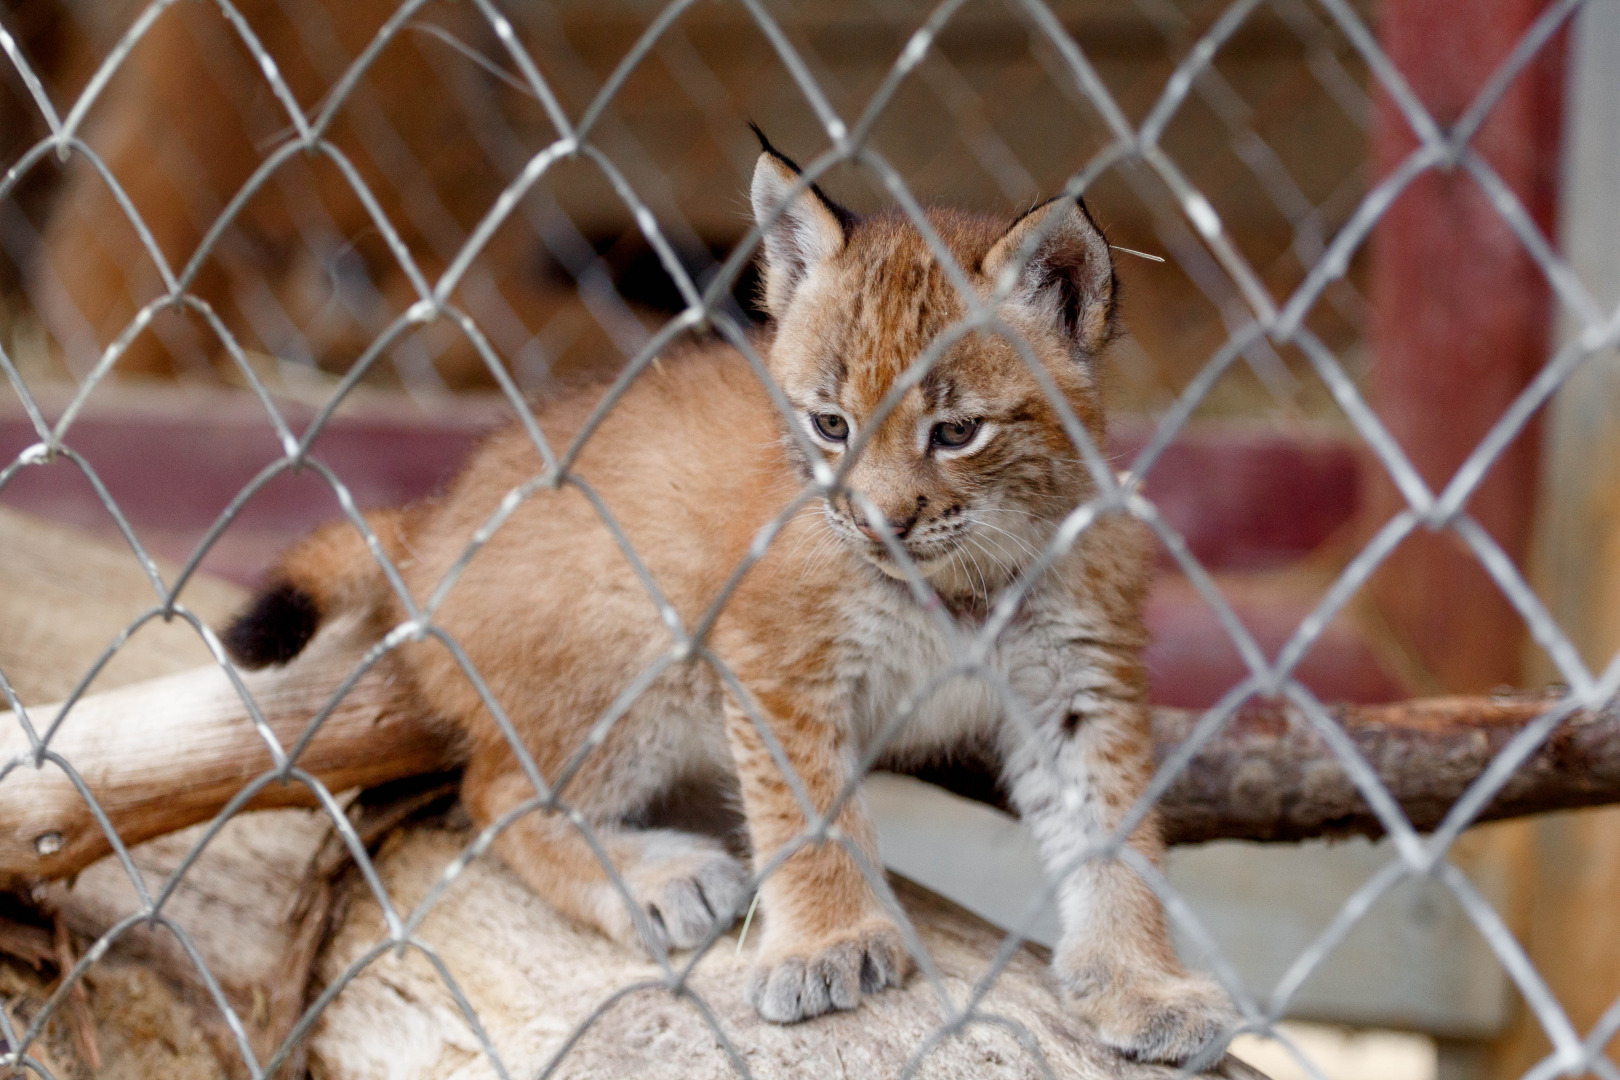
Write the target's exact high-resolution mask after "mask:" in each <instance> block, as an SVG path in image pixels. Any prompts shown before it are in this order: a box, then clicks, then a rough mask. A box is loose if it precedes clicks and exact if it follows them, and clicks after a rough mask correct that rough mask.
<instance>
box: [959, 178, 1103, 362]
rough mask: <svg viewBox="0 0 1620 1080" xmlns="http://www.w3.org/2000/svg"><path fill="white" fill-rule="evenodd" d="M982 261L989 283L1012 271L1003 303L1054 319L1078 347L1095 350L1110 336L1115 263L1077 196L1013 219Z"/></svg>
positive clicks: (1092, 352)
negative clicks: (1010, 226)
mask: <svg viewBox="0 0 1620 1080" xmlns="http://www.w3.org/2000/svg"><path fill="white" fill-rule="evenodd" d="M1030 245H1033V250H1026V248H1029V247H1030ZM1021 261H1022V268H1021V269H1020V265H1019V264H1020V262H1021ZM983 265H984V274H985V276H986V277H988V278H989V279H990V284H991V287H992V288H997V287H1002V286H1004V284H1006V283H1005V282H1003V280H1002V277H1003V275H1005V274H1016V275H1017V277H1016V279H1015V281H1014V282H1013V284H1012V291H1011V292H1010V293H1008V294H1007V300H1008V302H1010V303H1015V304H1021V305H1023V306H1025V307H1028V308H1031V309H1033V310H1035V311H1037V312H1039V313H1041V314H1042V315H1045V316H1046V317H1048V318H1051V319H1053V320H1055V321H1056V322H1057V323H1058V324H1059V326H1061V327H1062V329H1063V332H1064V334H1065V335H1067V336H1068V338H1069V339H1070V340H1071V341H1073V342H1074V345H1075V347H1076V349H1078V350H1079V351H1080V352H1082V353H1084V354H1086V355H1088V356H1090V355H1095V354H1096V353H1097V351H1098V350H1100V349H1101V348H1102V347H1103V346H1104V345H1106V344H1108V341H1109V338H1111V337H1112V336H1113V332H1114V293H1115V291H1116V290H1115V283H1114V262H1113V259H1112V258H1111V257H1110V256H1109V253H1108V241H1107V239H1106V238H1104V236H1103V234H1102V230H1101V229H1099V228H1098V227H1097V223H1096V222H1095V221H1093V220H1092V219H1091V214H1090V212H1088V211H1087V210H1086V204H1085V203H1083V202H1081V201H1080V200H1078V199H1071V198H1069V197H1067V196H1060V197H1058V198H1056V199H1053V200H1052V201H1050V202H1046V203H1042V204H1041V205H1040V206H1037V207H1036V208H1035V209H1033V210H1031V211H1030V212H1029V213H1027V214H1025V215H1024V216H1023V217H1021V218H1019V219H1018V220H1017V221H1015V222H1013V224H1012V228H1010V229H1008V230H1007V233H1006V235H1005V236H1003V237H1002V238H1001V239H1000V240H997V241H996V243H995V245H994V246H993V247H992V248H991V249H990V252H989V254H987V255H986V256H985V257H984V264H983Z"/></svg>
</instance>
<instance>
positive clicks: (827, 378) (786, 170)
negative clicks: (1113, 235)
mask: <svg viewBox="0 0 1620 1080" xmlns="http://www.w3.org/2000/svg"><path fill="white" fill-rule="evenodd" d="M797 180H798V173H797V169H796V168H795V167H794V166H793V164H792V163H791V162H789V161H788V160H787V159H785V158H782V157H780V156H779V155H776V154H774V153H771V152H767V153H766V154H765V155H763V156H762V157H761V159H760V163H759V166H758V168H757V169H756V171H755V174H754V181H753V190H752V195H753V202H754V210H755V215H756V218H757V219H758V220H759V222H760V224H761V226H762V228H763V229H764V236H765V243H764V246H765V269H766V273H765V287H766V306H767V307H768V308H769V309H770V311H771V313H772V315H774V316H775V319H776V324H777V333H776V338H775V340H774V342H773V344H772V347H771V352H770V356H769V361H768V362H769V366H770V369H771V372H772V375H773V376H774V377H775V378H776V380H777V381H778V382H779V384H780V385H781V387H782V389H783V391H784V392H785V393H786V395H787V398H788V400H789V401H790V402H791V403H792V406H793V408H794V412H795V417H796V420H797V421H798V423H799V424H800V425H801V426H802V428H803V430H804V433H805V434H806V435H807V436H808V438H809V440H810V442H811V443H813V444H814V445H815V446H816V447H817V448H819V450H820V451H821V453H822V454H823V455H824V456H825V458H826V460H827V462H828V464H829V465H831V466H832V467H833V468H835V469H836V468H840V467H841V468H844V469H846V470H847V476H846V481H847V486H848V489H849V490H843V491H838V492H835V493H834V494H832V495H830V496H829V497H828V498H827V500H826V505H825V517H826V520H827V522H828V523H829V525H830V526H831V528H832V529H833V530H834V531H835V532H836V533H837V534H838V535H839V536H840V537H841V538H842V539H843V540H844V541H845V542H846V543H848V544H849V545H851V546H852V547H853V548H854V549H855V550H857V551H858V552H859V553H860V554H861V555H862V556H864V557H865V558H866V559H867V560H869V561H870V562H871V563H873V564H874V565H876V566H877V567H879V568H880V569H882V570H883V571H884V572H886V573H889V574H892V575H895V576H899V575H900V574H901V573H902V571H901V568H900V567H899V566H898V565H897V564H896V562H895V560H894V559H893V557H892V556H891V554H890V551H889V550H888V548H887V546H886V545H885V543H884V535H883V532H884V530H885V529H887V530H889V532H890V533H891V534H892V536H893V538H894V539H895V540H896V541H898V543H899V544H900V545H901V546H902V547H903V548H904V549H905V551H906V553H907V554H908V555H909V556H910V558H911V559H912V560H913V562H915V564H916V566H917V567H918V569H919V570H920V571H921V572H922V573H923V574H925V575H927V576H928V577H929V578H930V579H931V580H932V582H933V584H934V585H935V587H936V588H939V589H940V590H941V591H942V592H946V593H950V594H977V595H981V596H982V595H985V594H988V593H989V592H990V591H991V590H993V589H995V588H998V587H999V586H1001V585H1003V584H1005V583H1007V582H1008V581H1010V580H1012V579H1013V578H1014V577H1016V575H1017V574H1018V572H1019V571H1020V570H1022V569H1023V567H1024V566H1026V565H1028V563H1029V562H1030V561H1032V560H1033V559H1034V558H1035V557H1036V556H1037V554H1038V553H1039V552H1040V550H1041V548H1042V547H1043V546H1044V545H1045V544H1046V542H1047V541H1048V540H1049V539H1050V538H1051V535H1052V532H1053V530H1054V529H1055V528H1056V526H1057V524H1058V523H1059V522H1060V521H1061V520H1062V518H1063V517H1064V515H1065V514H1067V513H1068V512H1069V511H1071V510H1073V509H1074V507H1075V506H1076V505H1077V504H1078V503H1079V502H1080V501H1081V500H1082V499H1084V498H1085V496H1086V494H1087V492H1088V490H1089V488H1090V480H1089V477H1088V476H1087V474H1086V471H1085V468H1084V466H1083V465H1082V464H1081V461H1080V457H1079V452H1078V450H1077V449H1076V448H1075V446H1074V444H1073V443H1072V442H1071V440H1070V438H1069V436H1068V435H1067V434H1066V433H1065V432H1064V430H1063V425H1062V422H1061V420H1060V417H1059V412H1058V410H1057V409H1056V408H1055V407H1054V405H1053V404H1052V401H1051V399H1050V398H1049V397H1048V395H1047V393H1046V391H1045V390H1044V389H1043V388H1042V387H1041V385H1040V383H1039V382H1038V380H1037V378H1036V376H1035V375H1034V373H1033V372H1032V371H1031V369H1030V367H1029V365H1028V364H1027V363H1026V362H1025V359H1024V356H1022V355H1020V351H1019V349H1018V347H1017V346H1016V345H1015V344H1014V342H1013V341H1012V340H1009V339H1008V337H1007V336H1004V335H1002V334H997V333H992V332H986V333H967V334H965V335H962V336H960V337H958V338H957V339H956V340H954V341H951V342H949V343H948V344H945V345H944V347H943V349H942V351H941V352H940V354H939V356H938V358H937V360H936V361H935V362H934V364H933V365H932V367H930V368H929V369H928V371H927V372H926V374H922V375H921V377H920V378H918V373H917V372H912V373H911V374H910V375H909V376H908V377H907V378H909V380H910V382H909V384H907V385H906V386H905V387H904V389H903V392H900V393H899V396H898V400H897V401H896V402H895V403H894V404H893V405H892V407H889V406H888V403H887V399H888V398H889V397H890V396H891V395H892V394H894V393H895V392H896V389H895V388H896V386H897V385H898V384H900V383H901V382H902V376H905V375H906V372H907V369H908V368H909V367H910V366H911V365H912V364H913V363H914V362H915V361H916V360H917V359H918V358H919V357H920V356H921V355H922V354H923V353H924V351H925V350H926V349H927V348H928V347H929V345H930V343H932V342H935V340H936V339H937V338H938V337H939V336H940V334H941V333H942V332H944V331H946V330H947V329H949V328H950V327H951V326H952V324H954V323H956V322H957V321H958V320H960V319H961V318H962V317H963V316H964V315H965V314H967V306H966V305H965V304H964V303H963V301H962V297H961V295H960V294H959V293H958V291H957V289H956V287H955V286H954V285H953V283H952V280H951V277H950V274H949V272H948V271H947V270H946V268H945V267H944V266H942V265H941V264H940V261H939V260H938V258H937V257H936V255H935V251H934V249H933V247H932V246H931V245H930V244H929V242H928V241H927V240H925V239H924V238H923V236H922V235H921V233H920V232H919V231H918V229H917V228H916V226H915V225H914V224H913V223H912V222H911V221H909V220H908V219H906V218H905V217H904V216H902V215H900V214H898V213H895V212H890V213H887V214H883V215H880V216H875V217H872V218H867V219H857V218H855V217H854V216H853V215H851V214H849V213H848V212H847V211H844V210H842V209H840V208H839V207H837V206H836V205H834V204H833V203H831V202H830V201H828V200H827V199H826V198H825V197H824V196H823V195H822V194H821V193H820V191H819V190H817V189H814V188H810V189H806V190H804V191H802V192H799V193H797V194H795V193H793V191H792V189H793V187H794V185H795V183H796V182H797ZM784 200H785V205H783V204H784ZM778 206H782V209H781V212H780V214H778V215H776V216H774V217H773V216H772V212H773V211H774V210H775V209H776V208H777V207H778ZM929 220H930V223H931V224H932V225H933V228H934V230H935V231H936V232H937V233H938V235H939V237H940V239H941V240H942V241H943V242H944V244H945V245H946V247H947V248H948V249H949V250H950V251H951V253H952V255H953V256H954V257H955V258H956V261H957V263H958V264H959V265H960V266H961V267H962V269H963V271H964V272H965V273H966V275H967V277H968V280H969V282H970V283H971V286H972V287H973V288H974V289H975V290H976V291H977V292H978V294H979V296H980V297H981V298H983V297H988V296H990V295H991V293H992V291H993V290H994V289H996V288H997V287H998V286H999V287H1001V288H1005V289H1009V290H1010V291H1008V292H1007V296H1006V299H1005V300H1004V301H1003V302H1002V304H1001V305H1000V308H999V313H1000V316H1001V318H1002V320H1003V321H1004V322H1005V323H1006V324H1008V325H1009V326H1010V327H1011V328H1012V329H1013V330H1014V331H1015V332H1016V334H1017V335H1018V336H1021V337H1022V338H1023V340H1024V341H1025V342H1027V343H1028V346H1029V350H1030V353H1031V355H1033V357H1034V359H1035V360H1036V362H1037V363H1038V365H1039V367H1040V369H1041V370H1043V371H1044V372H1045V373H1046V375H1047V376H1048V377H1049V378H1050V380H1051V382H1052V384H1054V385H1055V386H1056V387H1057V388H1058V391H1059V393H1060V394H1061V395H1062V397H1063V398H1064V399H1065V400H1066V401H1067V402H1068V405H1069V407H1070V408H1071V409H1072V410H1073V411H1074V413H1075V414H1076V416H1078V417H1079V419H1080V421H1081V422H1082V423H1083V424H1085V425H1086V427H1087V428H1088V429H1089V430H1090V432H1091V434H1092V436H1093V438H1095V439H1100V438H1101V436H1102V421H1101V408H1100V402H1099V400H1098V393H1097V386H1096V382H1095V377H1094V361H1095V358H1096V354H1097V352H1098V351H1099V350H1100V349H1101V348H1102V347H1103V346H1104V345H1105V344H1106V343H1107V340H1108V337H1109V334H1110V330H1111V322H1112V309H1113V298H1114V279H1113V272H1112V264H1111V262H1110V259H1109V256H1108V246H1107V243H1106V241H1104V239H1103V237H1102V234H1101V232H1100V231H1099V230H1098V229H1097V227H1096V225H1095V224H1093V223H1092V221H1091V219H1090V217H1089V216H1088V215H1087V214H1086V212H1085V211H1084V209H1083V207H1082V206H1081V205H1080V204H1079V203H1077V202H1075V201H1073V200H1070V199H1060V200H1056V201H1054V202H1051V203H1047V204H1045V205H1043V206H1040V207H1037V208H1036V209H1035V210H1033V211H1031V212H1030V213H1029V214H1027V215H1025V216H1024V217H1023V218H1021V219H1020V220H1019V221H1017V222H1015V223H1014V224H1013V225H1012V226H1011V227H1010V228H1003V227H1000V226H998V225H996V224H994V223H991V222H987V221H985V220H984V219H981V218H977V217H974V216H970V215H966V214H960V213H955V212H941V211H933V212H930V214H929ZM800 456H801V461H800V464H801V466H803V468H804V470H805V474H806V476H807V477H808V475H809V471H810V463H809V461H808V460H807V459H805V458H804V457H803V455H802V454H801V455H800ZM850 456H853V457H854V460H853V461H852V462H850V461H846V460H845V459H846V457H850ZM850 490H853V491H855V492H859V493H861V494H862V495H864V496H865V498H866V500H869V504H868V505H863V504H862V501H861V500H859V499H858V498H855V497H853V496H852V495H851V494H850ZM872 508H875V509H876V511H877V512H878V513H879V514H881V520H878V519H876V518H875V517H874V516H873V515H871V514H869V512H868V511H869V510H870V509H872Z"/></svg>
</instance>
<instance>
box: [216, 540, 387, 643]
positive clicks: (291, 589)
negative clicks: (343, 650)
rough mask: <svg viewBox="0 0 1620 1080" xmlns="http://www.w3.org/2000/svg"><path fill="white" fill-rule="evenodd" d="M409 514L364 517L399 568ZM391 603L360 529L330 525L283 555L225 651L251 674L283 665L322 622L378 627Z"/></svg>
mask: <svg viewBox="0 0 1620 1080" xmlns="http://www.w3.org/2000/svg"><path fill="white" fill-rule="evenodd" d="M408 513H409V511H408V510H382V511H377V512H374V513H370V514H367V515H366V524H368V525H369V526H370V527H371V529H372V531H373V532H375V533H376V534H377V539H378V541H379V542H380V543H381V544H382V547H383V551H384V552H385V553H386V554H387V555H388V558H389V559H390V560H391V561H393V562H394V563H395V564H396V565H397V564H398V562H399V561H400V559H401V556H402V555H403V554H404V553H405V550H406V544H405V532H404V527H405V521H406V517H407V515H408ZM392 599H393V594H392V591H391V590H390V589H389V586H388V581H387V579H386V578H385V577H384V576H383V571H382V567H381V566H380V565H379V564H378V562H377V560H376V558H375V557H373V555H372V554H371V550H370V548H368V547H367V546H366V539H365V537H364V536H362V535H361V533H360V530H358V529H357V528H355V526H354V525H353V523H352V522H348V521H337V522H333V523H332V524H330V525H327V526H325V527H324V528H321V529H317V530H316V531H315V532H314V533H312V534H310V535H309V536H308V537H306V538H305V539H303V540H302V541H300V542H299V543H297V544H295V545H294V546H293V547H291V548H289V549H288V550H287V551H286V552H285V553H284V554H283V555H282V556H281V558H280V559H279V560H278V561H277V562H276V565H275V568H274V569H273V570H272V571H271V572H270V575H269V578H268V580H267V582H266V584H265V585H264V586H263V587H262V588H261V589H260V590H259V593H258V595H257V596H256V597H254V599H253V602H252V603H251V604H249V605H248V606H247V607H246V608H245V609H244V610H243V611H242V612H241V614H239V615H237V616H236V618H235V619H234V620H232V622H231V625H230V626H229V627H227V628H226V630H225V633H224V635H223V638H222V640H223V642H224V644H225V651H226V652H228V653H229V654H230V656H231V659H232V660H234V661H235V662H236V663H237V664H238V665H240V666H241V667H244V668H248V669H257V668H263V667H269V666H271V665H274V664H285V663H286V662H287V661H289V660H291V659H292V658H293V657H295V656H297V655H298V654H299V653H300V652H302V651H303V650H304V646H305V645H308V644H309V640H310V639H311V638H312V637H314V636H315V631H316V630H318V629H319V628H320V626H321V623H323V622H325V621H326V620H328V619H330V618H332V617H333V616H335V615H338V614H341V613H344V612H350V611H359V612H364V613H365V614H366V615H367V616H368V617H374V618H377V619H379V620H381V619H382V618H383V617H384V615H385V612H386V610H387V609H388V608H389V606H390V602H391V600H392ZM380 630H381V627H379V632H380Z"/></svg>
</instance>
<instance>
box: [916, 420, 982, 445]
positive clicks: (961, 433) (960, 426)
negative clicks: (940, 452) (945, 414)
mask: <svg viewBox="0 0 1620 1080" xmlns="http://www.w3.org/2000/svg"><path fill="white" fill-rule="evenodd" d="M978 433H979V421H977V420H947V421H946V422H945V423H943V424H935V425H934V430H933V432H932V433H931V434H930V435H929V440H928V441H929V442H931V443H933V444H934V445H935V446H940V447H944V448H945V449H947V450H954V449H956V448H958V447H962V446H966V445H967V444H968V443H970V442H972V441H973V436H975V435H977V434H978Z"/></svg>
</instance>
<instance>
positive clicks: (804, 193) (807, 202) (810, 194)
mask: <svg viewBox="0 0 1620 1080" xmlns="http://www.w3.org/2000/svg"><path fill="white" fill-rule="evenodd" d="M754 134H755V135H758V136H759V142H760V146H761V147H763V150H762V152H761V153H760V155H759V163H758V164H757V165H755V166H754V182H753V185H752V186H751V187H750V190H749V194H750V196H751V198H752V200H753V204H754V221H755V222H756V223H757V224H758V225H759V227H760V229H761V230H762V231H763V232H764V238H765V307H766V310H768V311H769V312H770V313H771V315H772V316H773V317H774V318H778V319H780V318H781V317H782V314H783V312H785V311H786V310H787V306H788V302H789V301H790V300H792V299H793V294H794V292H796V291H797V290H798V288H799V286H800V285H801V284H802V283H803V282H804V278H805V275H807V274H808V273H809V272H810V270H811V268H812V267H814V266H815V265H816V264H817V263H820V262H822V261H824V260H826V259H830V258H832V257H833V256H834V255H837V254H838V253H839V252H840V251H843V250H844V240H845V236H846V232H845V230H846V229H847V228H848V227H849V226H850V225H851V224H852V223H853V221H854V216H853V215H852V214H850V212H849V211H848V210H845V209H844V208H843V207H841V206H839V205H838V204H837V203H834V202H833V201H832V200H831V199H829V198H827V196H825V195H823V194H822V193H821V189H820V188H818V187H816V186H815V185H814V184H812V185H810V186H809V187H807V188H805V189H803V190H801V191H800V192H799V193H798V194H796V195H793V196H792V197H791V199H789V194H788V193H789V192H790V191H792V190H793V185H794V184H796V183H798V180H799V167H798V166H797V165H795V164H794V163H793V161H792V160H791V159H790V158H788V157H786V156H785V155H784V154H782V153H781V152H780V151H778V150H777V149H776V147H774V146H772V145H771V144H770V142H769V141H768V140H767V139H766V138H765V136H764V134H763V133H762V132H761V131H760V130H759V129H758V128H755V129H754ZM784 199H789V201H788V204H787V206H786V207H785V208H784V209H783V210H782V212H781V213H780V214H779V215H777V216H776V217H775V218H774V219H773V218H772V216H771V215H772V212H773V211H775V209H776V208H777V206H778V205H780V204H781V203H782V202H783V200H784Z"/></svg>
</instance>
